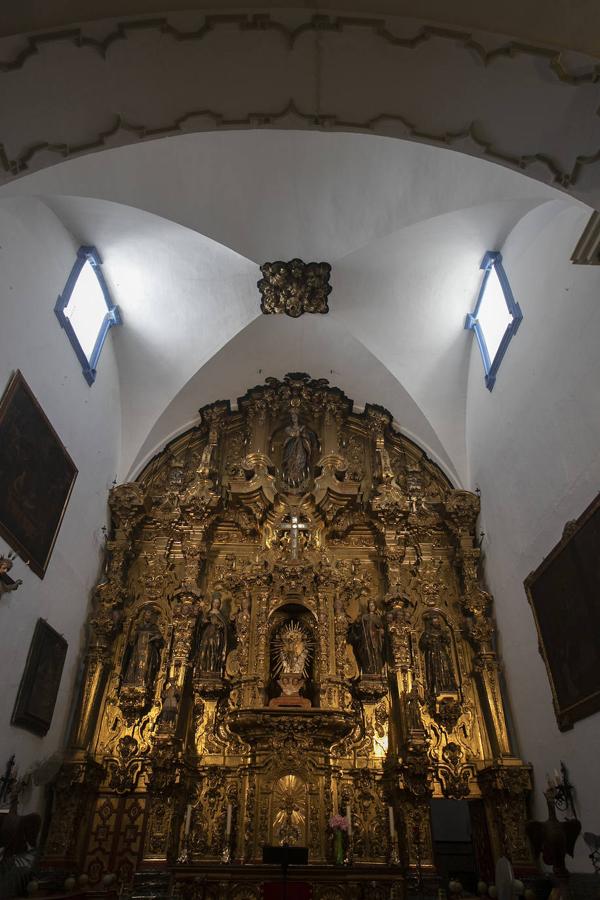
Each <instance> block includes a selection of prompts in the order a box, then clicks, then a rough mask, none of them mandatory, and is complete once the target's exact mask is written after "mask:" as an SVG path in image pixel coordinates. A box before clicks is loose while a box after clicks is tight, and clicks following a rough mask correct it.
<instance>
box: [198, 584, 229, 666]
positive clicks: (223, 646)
mask: <svg viewBox="0 0 600 900" xmlns="http://www.w3.org/2000/svg"><path fill="white" fill-rule="evenodd" d="M203 625H204V628H203V631H202V637H201V638H200V646H199V648H198V663H197V670H198V672H202V673H203V672H210V673H214V674H216V675H218V676H222V675H223V668H224V666H225V659H226V658H227V644H228V641H227V637H228V634H227V632H228V623H227V619H226V618H225V616H224V614H223V611H222V610H221V595H220V594H213V597H212V600H211V603H210V609H209V611H208V612H207V613H206V616H205V617H204V623H203Z"/></svg>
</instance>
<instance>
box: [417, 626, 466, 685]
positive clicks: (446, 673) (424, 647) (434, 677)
mask: <svg viewBox="0 0 600 900" xmlns="http://www.w3.org/2000/svg"><path fill="white" fill-rule="evenodd" d="M450 642H451V638H450V634H449V632H448V629H447V628H446V626H445V624H444V622H443V620H442V617H441V616H436V615H434V616H431V617H430V618H428V619H427V620H426V623H425V630H424V632H423V634H422V635H421V640H420V641H419V648H420V649H421V651H422V653H423V659H424V662H425V681H426V684H427V693H428V694H429V695H430V696H431V697H434V698H435V697H437V696H438V694H441V693H443V692H444V691H456V690H457V689H458V688H457V684H456V676H455V672H454V665H453V663H452V651H451V644H450Z"/></svg>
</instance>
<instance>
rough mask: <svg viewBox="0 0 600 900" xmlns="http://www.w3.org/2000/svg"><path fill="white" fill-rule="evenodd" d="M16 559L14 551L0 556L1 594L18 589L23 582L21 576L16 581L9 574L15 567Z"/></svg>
mask: <svg viewBox="0 0 600 900" xmlns="http://www.w3.org/2000/svg"><path fill="white" fill-rule="evenodd" d="M14 559H15V554H14V553H9V554H8V556H0V596H1V595H2V594H8V593H9V591H16V590H17V588H18V587H20V586H21V585H22V584H23V581H22V579H21V578H17V580H16V581H14V580H13V579H12V578H11V577H10V575H9V574H8V573H9V572H10V570H11V569H12V567H13V560H14Z"/></svg>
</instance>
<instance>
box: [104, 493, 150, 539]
mask: <svg viewBox="0 0 600 900" xmlns="http://www.w3.org/2000/svg"><path fill="white" fill-rule="evenodd" d="M108 505H109V507H110V511H111V513H112V519H113V523H114V527H115V533H116V538H117V539H119V538H121V539H124V540H128V539H129V538H130V536H131V532H132V531H133V529H134V528H135V526H136V525H137V524H138V523H139V522H140V521H141V519H142V517H143V515H144V512H145V506H144V491H143V488H142V486H141V485H139V484H137V483H135V482H132V483H125V484H116V485H115V486H114V487H112V488H111V490H110V493H109V495H108Z"/></svg>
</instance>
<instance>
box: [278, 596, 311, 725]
mask: <svg viewBox="0 0 600 900" xmlns="http://www.w3.org/2000/svg"><path fill="white" fill-rule="evenodd" d="M315 634H316V631H315V621H314V618H313V615H312V613H311V612H309V610H307V609H306V607H305V606H302V605H301V604H299V603H286V604H284V605H283V606H280V607H279V608H278V609H276V610H275V611H274V612H273V615H272V616H271V621H270V631H269V649H270V667H269V674H270V677H269V684H268V688H267V697H268V705H269V706H272V707H277V708H286V707H287V708H288V709H289V708H296V709H297V708H310V707H311V706H317V705H318V704H317V687H316V678H315V668H316V667H315V649H316V640H315Z"/></svg>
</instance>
